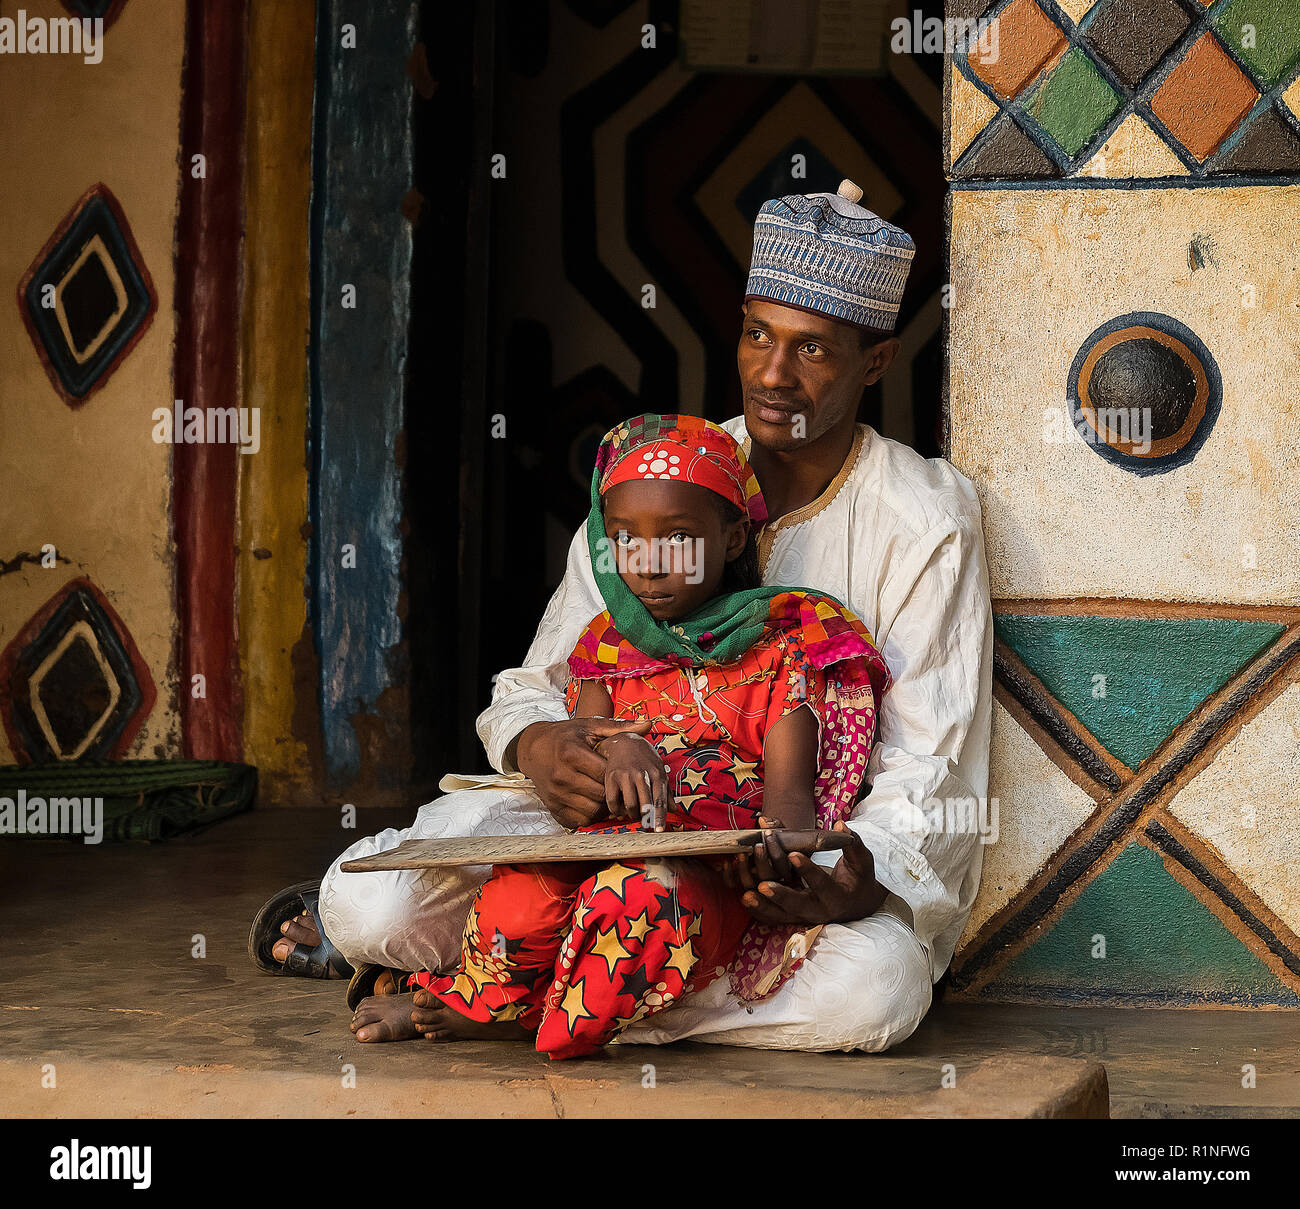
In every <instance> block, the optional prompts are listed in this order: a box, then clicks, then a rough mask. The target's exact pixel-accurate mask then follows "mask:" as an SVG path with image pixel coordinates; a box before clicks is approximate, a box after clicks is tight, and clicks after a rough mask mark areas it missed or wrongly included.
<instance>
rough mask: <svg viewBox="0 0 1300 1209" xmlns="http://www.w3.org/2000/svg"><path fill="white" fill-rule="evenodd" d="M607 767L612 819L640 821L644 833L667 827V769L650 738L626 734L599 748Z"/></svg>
mask: <svg viewBox="0 0 1300 1209" xmlns="http://www.w3.org/2000/svg"><path fill="white" fill-rule="evenodd" d="M596 750H597V752H598V753H599V754H600V755H603V756H604V757H605V759H606V761H607V763H606V765H605V805H606V806H608V807H609V816H610V818H613V819H631V820H633V821H636V822H640V824H641V828H642V830H644V831H651V830H653V831H666V830H667V828H668V769H667V768H666V767H665V766H664V762H663V758H662V757H661V756H660V755H659V753H658V752H657V751H655V749H654V748H653V747H652V746H651V745H650V742H649V741H648V740H647V739H644V738H642V737H641V736H640V735H637V734H628V733H627V732H624V733H623V734H619V735H612V736H610V737H609V738H608V739H602V740H601V741H600V743H599V745H598V746H597V748H596Z"/></svg>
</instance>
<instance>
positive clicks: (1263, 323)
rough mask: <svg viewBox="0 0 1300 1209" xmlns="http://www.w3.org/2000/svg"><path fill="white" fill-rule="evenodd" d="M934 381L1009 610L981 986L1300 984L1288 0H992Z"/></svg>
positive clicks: (1251, 992) (1293, 80) (1250, 991)
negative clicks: (943, 363) (989, 51)
mask: <svg viewBox="0 0 1300 1209" xmlns="http://www.w3.org/2000/svg"><path fill="white" fill-rule="evenodd" d="M949 12H950V15H952V16H964V17H973V18H980V17H982V18H986V19H988V20H990V21H995V22H996V23H997V27H998V31H997V32H998V36H997V38H996V43H997V45H998V46H999V54H998V57H997V61H996V62H994V61H991V60H990V61H986V60H985V59H984V58H982V57H981V55H980V54H979V51H978V48H977V49H976V51H975V52H974V54H972V55H965V54H962V53H955V54H954V55H952V56H951V60H950V64H949V78H948V86H947V93H946V114H947V117H946V131H945V133H946V157H947V158H946V162H947V165H948V169H949V179H950V182H951V195H950V205H951V231H950V235H951V244H950V271H951V277H952V282H953V287H954V305H953V308H952V310H951V312H950V314H949V319H948V331H949V365H948V388H949V407H950V411H951V441H952V453H951V456H952V459H953V461H954V462H955V463H956V465H957V466H958V467H959V468H960V469H961V470H962V471H963V472H965V473H966V474H968V475H970V476H971V477H972V479H974V481H975V482H976V484H977V485H978V488H979V491H980V495H981V499H982V502H983V507H984V520H985V532H986V536H987V545H988V557H989V563H990V571H991V574H992V581H993V594H994V598H995V614H996V633H997V648H996V681H995V689H996V694H997V704H996V705H995V718H994V736H993V765H992V767H993V772H992V778H991V785H990V791H989V792H990V796H993V797H996V798H997V799H998V803H999V807H1000V837H999V839H998V842H997V843H995V844H991V845H989V846H988V847H987V848H986V850H985V861H984V874H983V881H982V884H981V888H980V893H979V897H978V899H977V900H976V903H975V907H974V910H973V912H972V915H971V918H970V923H969V926H968V928H967V930H966V933H965V935H964V936H963V937H962V941H961V944H960V945H959V949H958V954H957V957H956V959H955V961H954V965H953V981H954V986H955V987H956V988H958V991H959V993H960V994H962V995H965V996H980V997H988V998H1013V999H1039V998H1047V999H1065V1000H1101V1001H1119V1002H1127V1003H1144V1002H1159V1003H1173V1004H1189V1005H1194V1004H1199V1003H1231V1004H1238V1005H1247V1006H1287V1007H1295V1006H1298V1005H1300V940H1298V939H1297V937H1298V935H1300V874H1297V873H1296V872H1295V865H1294V863H1293V859H1292V857H1291V856H1290V855H1289V854H1292V853H1294V851H1295V848H1296V844H1297V842H1300V777H1298V776H1297V773H1298V772H1300V765H1298V763H1297V754H1296V752H1297V739H1298V738H1300V688H1298V687H1297V685H1296V680H1297V668H1298V666H1300V546H1298V544H1297V527H1296V523H1295V515H1296V502H1297V492H1298V491H1300V486H1297V484H1298V483H1300V476H1298V475H1297V470H1298V469H1300V448H1298V444H1297V438H1296V431H1295V417H1296V410H1297V402H1296V399H1295V397H1294V376H1295V365H1296V359H1297V354H1300V322H1297V320H1300V253H1298V252H1297V248H1298V247H1300V230H1298V226H1300V218H1298V217H1297V216H1298V215H1300V80H1297V75H1298V74H1300V4H1297V3H1295V2H1293V0H1218V2H1217V3H1202V2H1201V0H1142V2H1140V3H1138V2H1133V3H1129V2H1128V0H1125V2H1124V3H1119V2H1117V0H1101V2H1099V3H1092V2H1091V0H1068V2H1063V3H1059V4H1058V3H1053V2H1052V0H1041V2H1039V0H1010V2H1009V3H1008V2H1005V0H998V2H997V3H993V4H987V3H981V2H980V0H972V2H958V3H954V4H951V5H950V10H949Z"/></svg>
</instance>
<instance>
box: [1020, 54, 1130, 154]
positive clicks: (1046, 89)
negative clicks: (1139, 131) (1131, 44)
mask: <svg viewBox="0 0 1300 1209" xmlns="http://www.w3.org/2000/svg"><path fill="white" fill-rule="evenodd" d="M1119 106H1120V95H1119V93H1117V92H1116V91H1115V90H1114V89H1113V88H1112V87H1111V86H1110V85H1109V84H1108V83H1106V81H1105V80H1104V79H1103V78H1102V75H1101V73H1100V72H1099V71H1098V70H1097V68H1096V65H1095V64H1094V63H1093V62H1092V60H1091V59H1089V58H1088V56H1087V54H1086V53H1085V52H1084V51H1082V50H1080V49H1079V48H1078V47H1077V46H1076V47H1074V49H1072V50H1071V51H1070V52H1069V53H1068V54H1067V55H1066V56H1065V57H1064V58H1063V59H1062V60H1061V61H1060V63H1058V64H1057V65H1056V67H1055V68H1053V69H1052V71H1050V72H1049V73H1048V75H1047V77H1046V79H1044V80H1043V82H1042V83H1041V84H1040V85H1039V86H1038V87H1037V88H1036V89H1035V90H1034V92H1033V93H1032V94H1030V96H1029V98H1028V99H1027V100H1026V102H1025V112H1026V113H1028V114H1029V115H1030V116H1031V117H1032V118H1033V119H1034V120H1035V121H1036V122H1037V123H1038V124H1039V125H1040V126H1041V127H1042V128H1043V129H1044V130H1045V131H1046V132H1047V133H1048V134H1049V135H1051V137H1052V139H1053V140H1054V141H1055V143H1056V145H1057V146H1058V147H1060V148H1061V149H1062V150H1063V151H1064V152H1065V153H1066V154H1067V155H1069V156H1071V157H1073V156H1075V155H1077V154H1078V153H1079V151H1080V150H1081V149H1082V148H1083V147H1084V146H1085V145H1086V144H1087V143H1088V142H1089V141H1090V140H1091V139H1092V137H1093V135H1095V134H1096V133H1097V131H1099V130H1100V129H1101V128H1102V127H1103V126H1104V125H1105V124H1106V123H1107V122H1108V121H1109V120H1110V118H1111V115H1112V114H1113V113H1114V112H1115V110H1117V109H1118V108H1119Z"/></svg>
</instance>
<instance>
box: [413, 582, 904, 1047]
mask: <svg viewBox="0 0 1300 1209" xmlns="http://www.w3.org/2000/svg"><path fill="white" fill-rule="evenodd" d="M584 653H585V654H584ZM593 656H594V658H593ZM596 660H598V662H597V661H596ZM570 669H571V671H572V672H573V678H572V680H571V681H570V683H569V686H568V689H567V691H566V695H565V701H566V705H567V707H568V710H569V713H570V715H572V714H573V712H574V710H575V709H576V708H577V702H578V697H579V693H580V691H581V686H582V682H583V680H585V679H597V680H599V681H600V682H601V683H602V684H604V686H605V688H606V690H607V691H608V692H609V695H610V700H611V702H612V703H613V707H614V716H615V717H616V718H623V719H629V720H642V719H645V720H649V722H650V730H649V732H648V733H647V735H646V738H647V739H648V740H649V741H650V743H651V744H652V745H653V746H654V748H655V750H656V751H657V752H658V753H659V755H660V757H661V758H662V759H663V761H664V766H665V768H666V769H667V771H668V784H669V793H670V795H671V799H672V802H671V806H670V809H669V811H668V827H669V829H670V830H682V831H693V830H706V829H731V828H750V827H754V826H757V824H758V816H759V814H760V813H761V812H762V810H763V772H764V768H763V743H764V739H765V738H766V736H767V733H768V732H769V731H770V730H771V728H772V727H773V726H774V725H775V724H776V722H778V721H779V720H780V719H781V718H783V717H785V716H786V715H787V714H789V713H790V712H791V711H793V710H796V709H800V708H802V707H803V706H808V707H809V708H810V709H811V710H812V711H813V713H814V714H815V716H816V717H817V720H818V773H817V777H816V780H815V783H814V786H813V791H814V797H815V800H816V806H817V825H818V826H819V827H824V828H829V827H832V826H834V824H835V823H836V822H838V821H839V820H841V819H845V818H847V817H848V814H849V812H850V811H851V809H852V808H853V804H854V803H855V802H856V800H857V797H858V794H859V792H860V791H861V789H862V786H863V783H864V778H865V775H866V768H867V758H868V756H869V755H870V753H871V743H872V739H873V737H874V734H875V724H876V712H877V709H878V707H879V701H880V697H881V695H882V694H883V693H884V691H885V689H886V688H887V687H888V685H889V671H888V669H887V668H886V667H885V663H884V660H883V659H882V658H881V656H880V653H879V652H878V651H877V650H876V648H875V646H874V644H873V643H872V641H871V635H870V634H869V633H868V632H867V631H866V629H865V628H864V627H863V625H862V623H861V622H860V621H859V620H858V619H857V618H856V617H854V616H853V614H852V613H850V612H849V611H848V610H847V609H845V608H844V607H843V606H842V605H840V604H839V603H838V602H836V601H833V600H831V599H830V598H829V597H823V596H819V595H817V594H813V593H805V592H789V593H785V594H783V595H782V596H780V597H777V598H775V599H774V601H773V608H772V611H771V614H770V617H769V623H768V625H767V626H766V627H765V629H764V631H763V634H762V636H761V637H760V638H759V640H758V641H757V642H756V643H754V645H753V646H751V647H750V648H749V650H747V651H746V652H745V653H744V654H743V655H742V656H741V657H740V658H739V659H737V660H735V661H733V662H731V663H724V664H707V665H702V666H692V667H683V666H681V665H680V664H678V663H676V662H675V661H665V660H655V659H651V658H650V657H648V656H646V655H644V654H642V653H641V652H639V651H637V650H636V649H635V648H633V647H631V646H630V644H628V643H627V642H626V640H625V639H624V638H623V637H622V636H621V635H620V634H618V632H617V631H616V630H613V629H612V621H611V619H610V616H609V614H608V613H603V614H601V615H600V616H598V617H596V618H595V619H594V620H593V621H592V622H591V624H590V625H589V626H588V627H587V630H586V631H585V632H584V634H583V635H582V637H581V639H580V640H579V642H578V647H577V649H576V650H575V652H574V656H573V658H572V659H571V660H570ZM637 826H638V824H637V823H635V822H614V821H612V820H606V821H604V822H597V823H593V824H591V825H589V826H587V827H583V828H581V830H583V831H628V830H632V829H634V828H636V827H637ZM816 935H817V930H816V929H814V930H811V931H808V932H805V931H803V930H801V929H797V928H789V927H768V926H766V925H762V924H758V923H755V922H753V921H752V920H751V919H750V916H749V912H748V911H747V910H746V909H745V908H744V906H743V905H742V904H741V902H740V899H739V896H738V895H737V894H736V893H735V892H734V891H731V890H728V889H726V888H725V886H724V885H723V883H722V880H721V877H720V875H719V873H718V867H717V864H716V863H715V862H711V861H708V860H692V861H657V862H641V861H626V862H622V863H620V864H614V865H610V866H607V867H605V868H603V869H602V868H594V867H593V866H592V865H591V864H590V863H585V864H573V865H565V866H560V865H554V864H548V865H512V866H498V867H497V868H495V869H494V870H493V872H492V876H491V877H490V878H489V879H488V881H487V882H486V883H485V884H484V885H483V887H482V888H481V889H480V890H479V892H478V894H477V895H476V897H475V899H474V904H473V906H472V908H471V910H470V913H469V918H468V920H467V922H466V925H465V931H464V935H463V940H462V944H461V954H460V962H459V967H458V968H457V969H455V970H452V971H450V972H447V973H442V974H430V973H417V974H414V975H412V976H411V985H414V986H423V987H426V988H427V989H428V990H429V991H431V992H432V993H433V995H434V996H435V997H436V998H438V999H439V1000H440V1001H441V1002H442V1003H444V1004H445V1005H446V1006H448V1007H450V1008H452V1009H453V1010H454V1011H457V1012H459V1013H461V1014H462V1015H465V1016H468V1017H469V1018H470V1019H472V1020H477V1021H482V1022H488V1021H511V1020H518V1021H519V1022H520V1023H521V1024H523V1025H524V1026H525V1027H528V1028H530V1029H532V1028H536V1030H537V1048H538V1049H539V1050H541V1051H542V1052H544V1053H547V1054H549V1055H550V1056H551V1057H553V1058H568V1057H576V1056H578V1055H580V1054H584V1053H590V1052H591V1051H592V1050H593V1049H596V1048H598V1047H600V1046H602V1045H604V1044H605V1043H606V1042H607V1041H609V1040H610V1039H611V1038H613V1037H615V1036H617V1034H618V1033H619V1032H621V1031H622V1030H623V1029H624V1028H626V1027H627V1026H628V1025H629V1024H631V1023H632V1022H633V1021H636V1020H641V1019H643V1018H644V1017H646V1016H649V1015H652V1014H653V1013H655V1012H657V1011H660V1010H662V1009H663V1008H665V1007H669V1006H671V1005H672V1004H674V1003H676V1002H678V1001H679V1000H680V999H681V998H682V996H683V995H685V994H687V993H688V992H690V991H692V990H698V989H701V988H702V987H704V986H707V985H708V984H709V983H710V982H712V981H713V979H715V978H717V977H719V976H720V975H722V974H724V973H727V972H728V971H730V974H731V986H732V989H733V990H734V991H735V993H736V994H737V995H738V996H739V997H740V998H741V999H744V1000H749V1001H753V1000H757V999H762V998H765V997H766V996H768V995H770V994H772V993H773V992H775V991H776V990H777V989H778V988H779V987H780V986H781V984H782V983H783V982H784V981H785V979H786V978H788V977H789V976H790V975H791V974H792V973H793V972H794V971H795V970H796V969H798V967H799V965H800V964H801V963H802V960H803V958H804V957H805V956H806V955H807V953H808V952H809V950H810V949H811V946H812V944H813V943H814V942H815V940H816Z"/></svg>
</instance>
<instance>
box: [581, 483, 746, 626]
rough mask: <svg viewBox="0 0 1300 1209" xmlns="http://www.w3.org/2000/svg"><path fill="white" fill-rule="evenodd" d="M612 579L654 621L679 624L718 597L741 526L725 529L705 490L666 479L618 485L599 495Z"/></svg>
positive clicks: (737, 549)
mask: <svg viewBox="0 0 1300 1209" xmlns="http://www.w3.org/2000/svg"><path fill="white" fill-rule="evenodd" d="M604 502H605V536H606V537H607V538H609V540H610V542H611V544H612V548H613V549H614V551H615V552H616V557H617V559H618V573H619V575H620V576H621V577H622V580H623V582H624V583H625V584H627V586H628V587H629V588H630V589H631V590H632V592H633V593H634V594H635V595H636V596H637V598H638V599H639V600H640V601H641V603H642V604H643V605H645V607H646V610H647V611H648V612H649V614H650V616H651V617H653V618H654V619H655V620H656V621H680V620H681V619H682V618H683V617H687V616H689V615H690V614H691V613H693V612H695V610H696V609H698V608H699V607H700V606H701V605H703V604H705V603H706V602H707V601H709V600H712V599H713V597H714V596H716V595H717V594H718V585H719V584H720V583H721V582H722V572H723V569H724V568H725V567H726V565H727V563H729V562H730V561H731V560H732V559H733V558H736V557H737V556H739V554H740V553H741V551H743V550H744V548H745V540H746V538H747V537H748V535H749V522H748V521H746V520H738V521H735V522H733V523H731V524H727V523H726V522H724V521H723V519H722V510H721V508H720V507H719V503H720V502H721V501H716V502H715V499H714V495H713V492H711V491H710V490H709V489H708V488H707V487H698V486H696V485H695V484H694V483H673V482H670V481H668V480H667V479H636V480H634V481H632V482H627V483H618V484H616V485H615V486H613V487H611V488H610V489H609V490H608V491H607V492H606V493H605V497H604Z"/></svg>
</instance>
